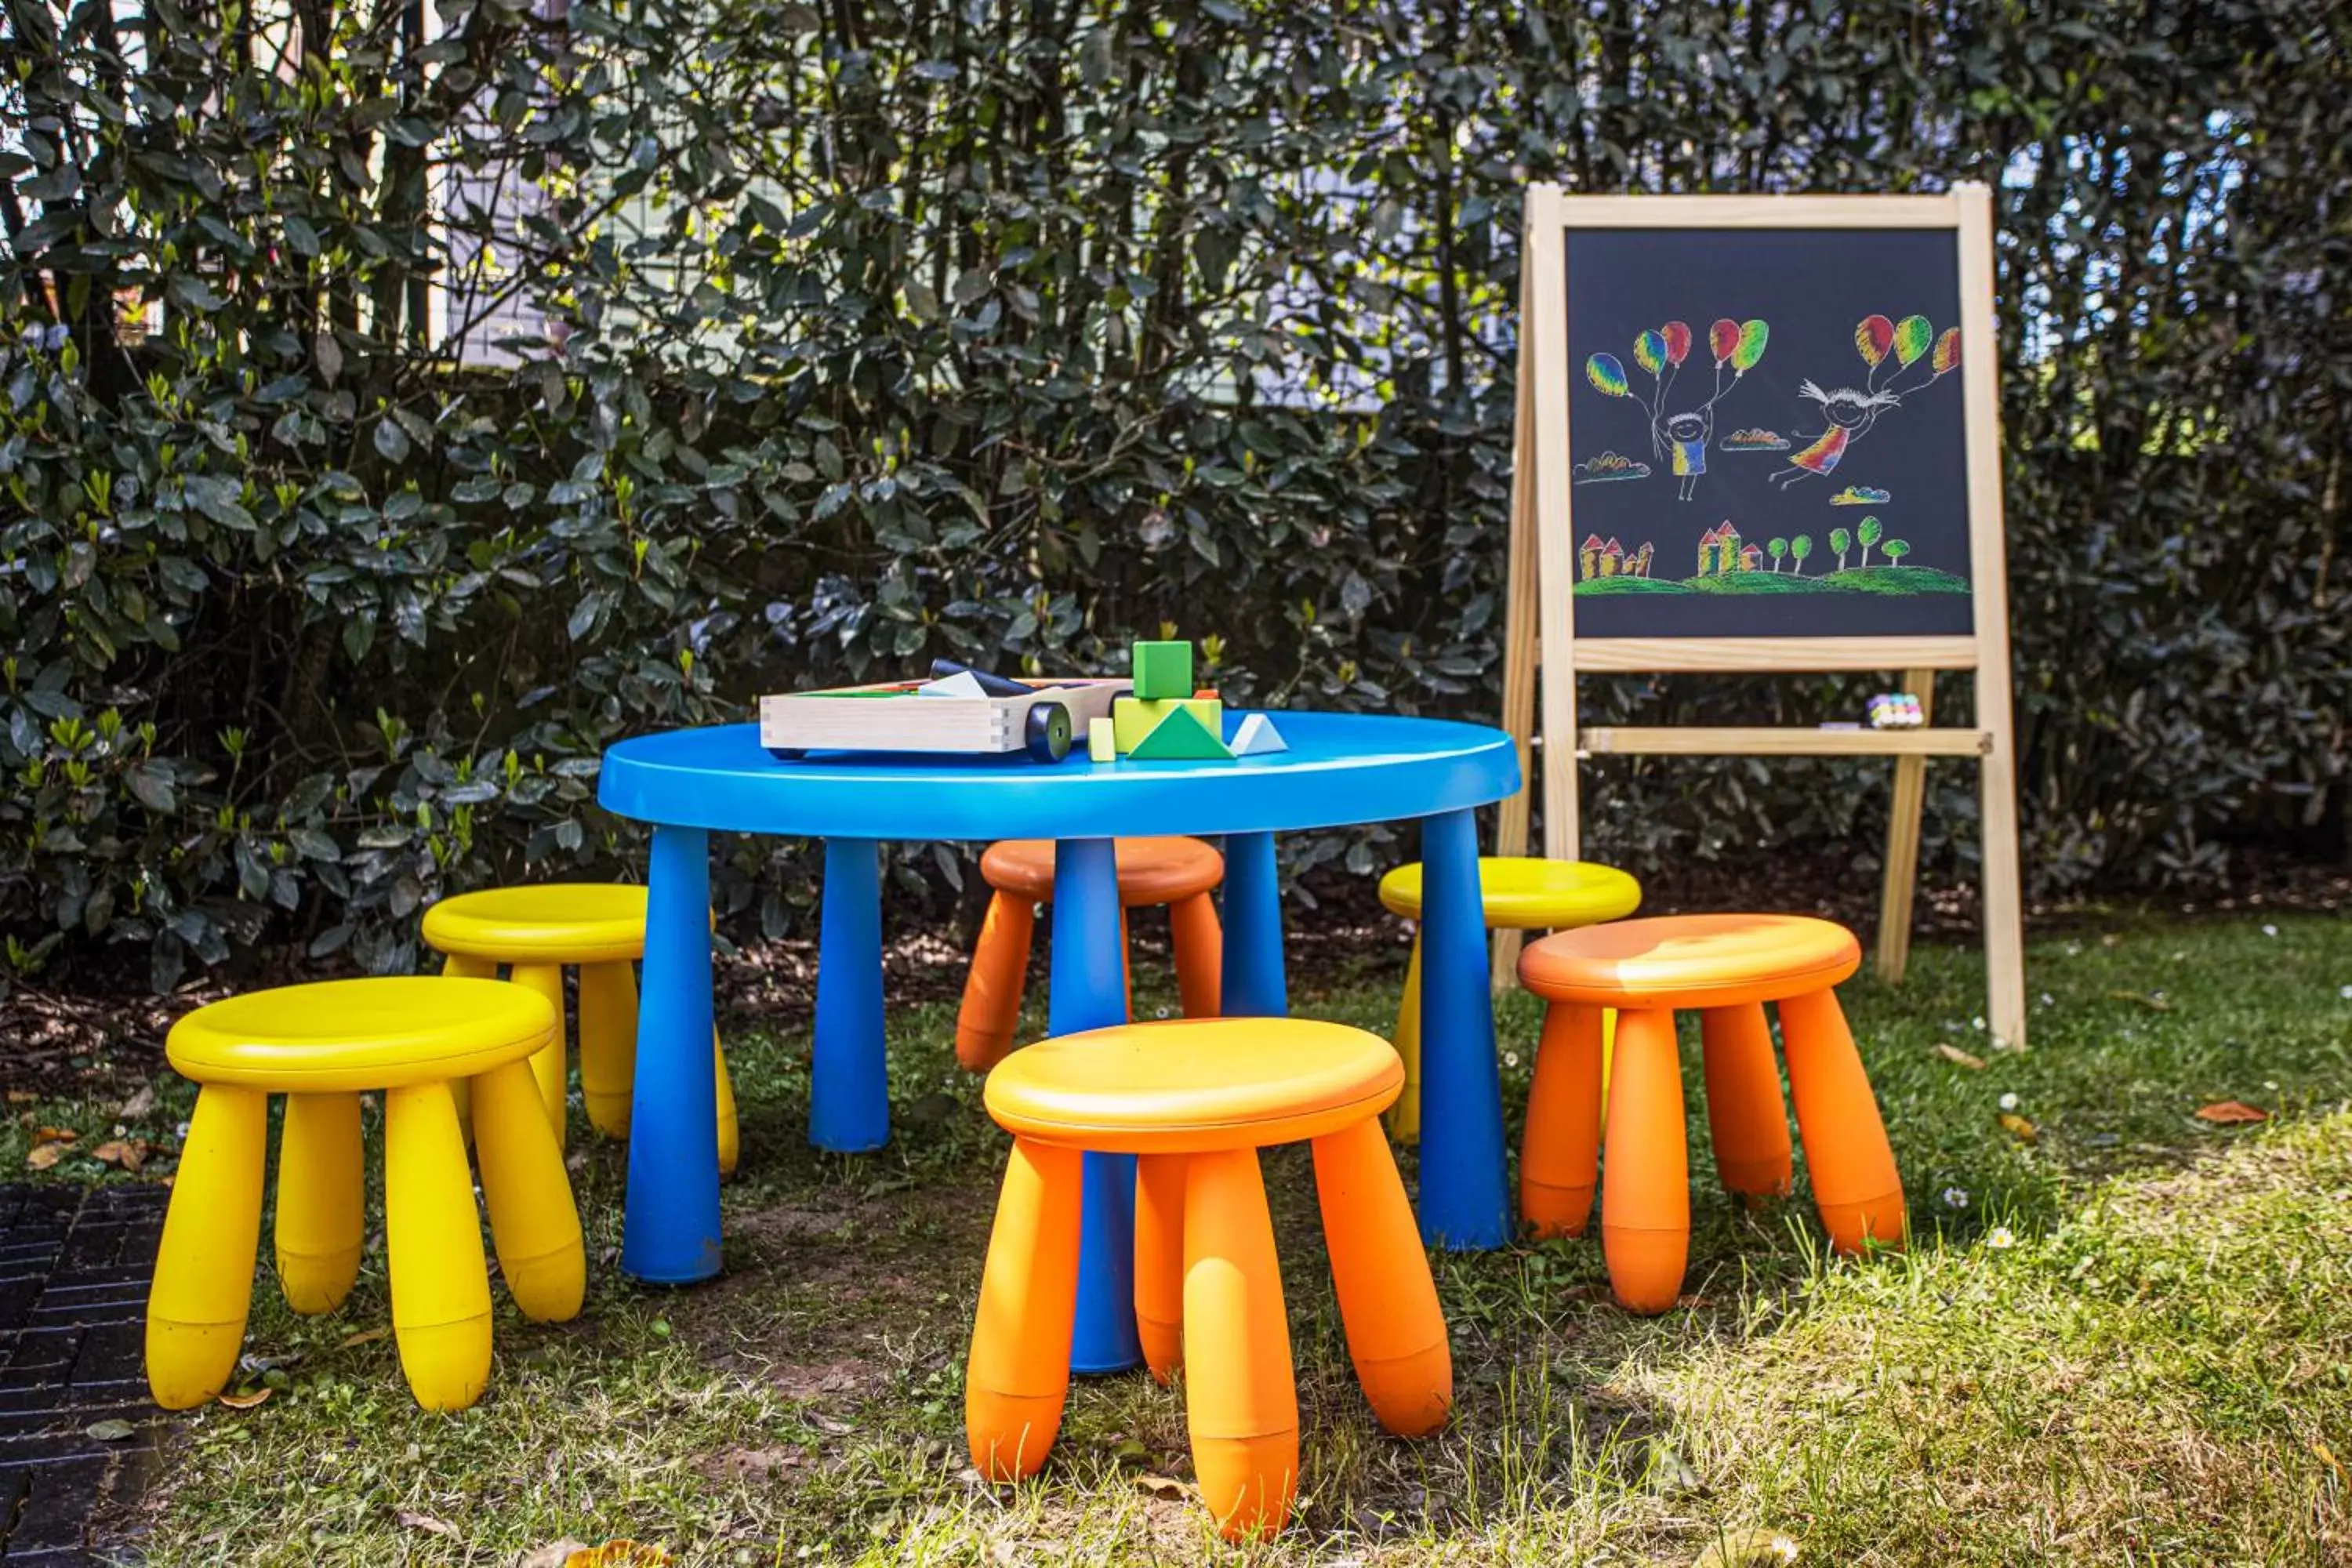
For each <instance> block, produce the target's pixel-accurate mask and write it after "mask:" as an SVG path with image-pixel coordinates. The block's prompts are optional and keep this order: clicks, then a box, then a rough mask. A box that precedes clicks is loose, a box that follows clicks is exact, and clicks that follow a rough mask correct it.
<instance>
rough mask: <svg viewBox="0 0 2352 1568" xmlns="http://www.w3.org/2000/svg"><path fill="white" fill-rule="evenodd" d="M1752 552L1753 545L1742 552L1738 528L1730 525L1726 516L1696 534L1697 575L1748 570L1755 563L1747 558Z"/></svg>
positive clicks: (1703, 575) (1710, 575)
mask: <svg viewBox="0 0 2352 1568" xmlns="http://www.w3.org/2000/svg"><path fill="white" fill-rule="evenodd" d="M1754 553H1755V546H1753V545H1750V546H1748V550H1747V552H1745V553H1743V552H1742V551H1741V549H1740V544H1739V530H1738V529H1737V528H1735V527H1733V526H1732V523H1731V520H1730V519H1729V518H1726V519H1724V520H1723V521H1721V522H1720V523H1718V524H1717V525H1716V526H1715V527H1713V528H1710V529H1708V530H1707V531H1706V532H1705V533H1702V534H1700V535H1699V536H1698V575H1700V576H1702V577H1717V576H1721V575H1722V574H1725V573H1727V572H1744V571H1748V570H1750V569H1752V568H1753V567H1754V565H1755V563H1754V562H1753V561H1752V560H1750V559H1748V557H1749V556H1750V555H1753V554H1754Z"/></svg>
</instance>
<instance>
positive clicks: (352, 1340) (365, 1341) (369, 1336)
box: [335, 1328, 392, 1351]
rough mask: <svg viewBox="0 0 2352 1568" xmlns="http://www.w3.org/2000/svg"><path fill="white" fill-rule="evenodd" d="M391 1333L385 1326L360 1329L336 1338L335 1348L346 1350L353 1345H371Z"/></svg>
mask: <svg viewBox="0 0 2352 1568" xmlns="http://www.w3.org/2000/svg"><path fill="white" fill-rule="evenodd" d="M391 1334H392V1331H391V1330H390V1329H387V1328H373V1329H362V1330H361V1331H359V1332H358V1333H355V1334H345V1335H344V1336H343V1337H342V1338H341V1339H339V1340H337V1341H336V1342H335V1348H336V1349H337V1350H339V1351H347V1350H349V1349H351V1348H352V1346H353V1345H372V1344H373V1343H375V1342H376V1341H378V1340H381V1339H386V1338H389V1337H390V1336H391Z"/></svg>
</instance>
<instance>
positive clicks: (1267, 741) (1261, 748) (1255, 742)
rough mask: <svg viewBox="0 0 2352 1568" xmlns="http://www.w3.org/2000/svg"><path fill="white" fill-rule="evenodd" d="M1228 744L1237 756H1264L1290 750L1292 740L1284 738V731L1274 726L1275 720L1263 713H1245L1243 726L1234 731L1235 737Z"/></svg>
mask: <svg viewBox="0 0 2352 1568" xmlns="http://www.w3.org/2000/svg"><path fill="white" fill-rule="evenodd" d="M1226 745H1227V747H1228V748H1229V749H1230V750H1231V751H1232V752H1233V753H1234V755H1235V756H1237V757H1262V756H1265V755H1266V754H1267V753H1269V752H1286V751H1288V750H1290V742H1287V741H1286V740H1284V739H1283V738H1282V731H1279V730H1277V729H1276V728H1275V727H1274V721H1273V720H1271V719H1269V718H1267V717H1266V716H1265V714H1263V713H1250V714H1246V715H1244V717H1243V719H1242V722H1241V728H1240V729H1238V730H1235V731H1234V738H1233V739H1232V740H1231V741H1229V742H1226Z"/></svg>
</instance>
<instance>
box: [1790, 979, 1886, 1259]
mask: <svg viewBox="0 0 2352 1568" xmlns="http://www.w3.org/2000/svg"><path fill="white" fill-rule="evenodd" d="M1780 1048H1781V1049H1782V1050H1783V1051H1784V1052H1785V1053H1786V1054H1787V1056H1788V1058H1789V1094H1790V1098H1791V1099H1793V1100H1795V1101H1796V1102H1797V1131H1798V1132H1799V1134H1800V1135H1801V1136H1802V1137H1803V1139H1804V1141H1805V1170H1806V1173H1808V1174H1809V1175H1810V1176H1811V1178H1812V1183H1813V1199H1814V1201H1815V1202H1816V1203H1817V1204H1819V1205H1820V1206H1821V1211H1822V1227H1823V1228H1824V1229H1826V1230H1827V1231H1828V1232H1829V1233H1830V1240H1831V1241H1832V1243H1833V1244H1835V1246H1836V1247H1837V1249H1838V1250H1839V1251H1840V1252H1859V1251H1861V1250H1862V1245H1863V1243H1864V1241H1875V1242H1877V1243H1878V1244H1879V1245H1880V1246H1882V1247H1900V1246H1902V1245H1903V1242H1904V1235H1903V1231H1904V1205H1903V1178H1902V1176H1901V1174H1900V1173H1897V1172H1896V1170H1895V1151H1894V1150H1893V1149H1892V1148H1890V1147H1888V1145H1887V1142H1886V1124H1885V1122H1883V1121H1880V1120H1879V1117H1878V1101H1877V1100H1876V1099H1874V1097H1873V1096H1872V1094H1871V1092H1870V1079H1869V1077H1868V1076H1867V1075H1866V1074H1864V1071H1863V1070H1862V1058H1861V1057H1860V1056H1859V1055H1858V1054H1856V1053H1855V1051H1854V1048H1853V1031H1852V1030H1851V1029H1849V1028H1847V1027H1846V1022H1845V1010H1844V1009H1843V1008H1842V1007H1840V1006H1839V1005H1838V1000H1837V993H1836V992H1834V991H1816V992H1814V993H1812V994H1811V995H1809V996H1791V997H1789V998H1788V999H1786V1000H1785V1001H1783V1002H1782V1003H1781V1004H1780Z"/></svg>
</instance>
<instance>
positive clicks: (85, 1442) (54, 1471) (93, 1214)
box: [0, 1184, 171, 1568]
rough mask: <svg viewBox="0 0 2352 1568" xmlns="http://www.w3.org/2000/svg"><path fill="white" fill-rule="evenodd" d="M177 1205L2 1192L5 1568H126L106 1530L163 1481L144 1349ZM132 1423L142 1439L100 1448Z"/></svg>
mask: <svg viewBox="0 0 2352 1568" xmlns="http://www.w3.org/2000/svg"><path fill="white" fill-rule="evenodd" d="M170 1196H171V1194H169V1193H168V1192H167V1191H166V1190H165V1189H163V1188H162V1187H152V1186H109V1187H79V1186H68V1185H64V1184H58V1185H53V1186H0V1568H82V1565H84V1564H90V1565H96V1564H101V1563H109V1562H111V1561H114V1560H115V1556H114V1554H113V1553H111V1552H107V1551H106V1550H104V1549H103V1547H102V1545H101V1542H100V1541H99V1540H98V1539H97V1537H96V1535H95V1534H94V1530H95V1528H96V1526H97V1524H98V1523H99V1521H102V1520H103V1519H104V1518H105V1517H106V1516H107V1515H108V1514H109V1513H110V1512H114V1511H119V1510H121V1509H123V1508H127V1507H128V1505H129V1504H131V1503H132V1502H135V1501H136V1500H138V1498H139V1495H140V1494H141V1492H142V1491H143V1490H144V1489H146V1487H147V1485H148V1484H149V1482H150V1481H151V1480H152V1479H153V1477H154V1474H155V1470H156V1468H157V1458H158V1452H159V1446H160V1444H161V1443H162V1441H163V1433H164V1429H165V1417H164V1415H163V1412H161V1411H159V1410H157V1409H156V1408H155V1406H154V1405H152V1403H150V1402H149V1400H148V1397H147V1380H146V1375H145V1372H144V1369H143V1365H142V1360H143V1339H144V1335H145V1318H146V1311H147V1281H148V1279H149V1278H150V1277H151V1275H152V1270H153V1268H154V1262H155V1244H156V1242H157V1240H158V1238H160V1237H161V1236H162V1235H163V1208H164V1205H165V1204H166V1202H168V1200H169V1199H170ZM118 1420H119V1421H124V1422H128V1423H130V1425H131V1435H130V1436H120V1437H112V1438H109V1437H107V1436H92V1435H91V1432H90V1428H91V1427H93V1426H100V1423H103V1422H109V1421H118ZM107 1430H109V1428H106V1427H103V1426H100V1431H101V1432H104V1431H107Z"/></svg>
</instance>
